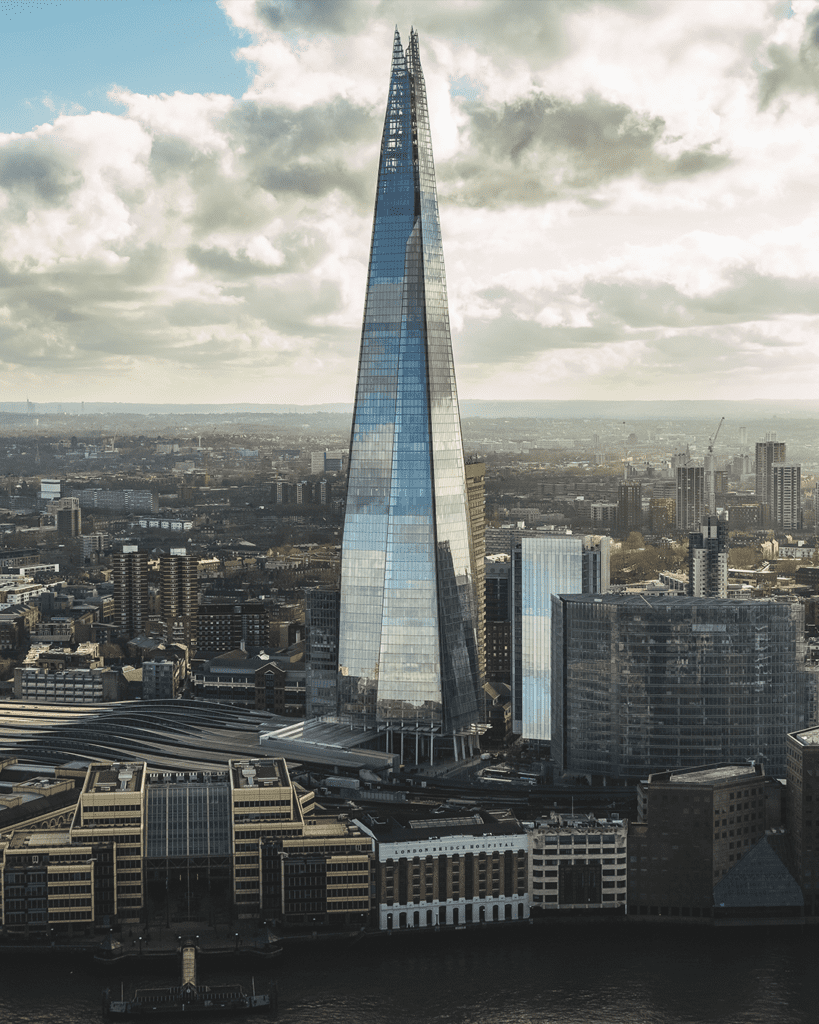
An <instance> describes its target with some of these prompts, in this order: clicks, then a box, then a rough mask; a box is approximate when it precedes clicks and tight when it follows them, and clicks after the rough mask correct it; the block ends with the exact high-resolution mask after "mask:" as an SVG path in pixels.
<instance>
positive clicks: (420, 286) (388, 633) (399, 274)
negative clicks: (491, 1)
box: [339, 30, 479, 752]
mask: <svg viewBox="0 0 819 1024" xmlns="http://www.w3.org/2000/svg"><path fill="white" fill-rule="evenodd" d="M471 543H472V539H471V534H470V527H469V506H468V500H467V488H466V477H465V471H464V457H463V444H462V441H461V425H460V417H459V413H458V396H457V392H456V388H455V371H454V367H453V362H452V344H451V340H450V333H449V311H448V307H447V294H446V279H445V275H444V256H443V248H442V244H441V229H440V224H439V222H438V200H437V195H436V191H435V169H434V165H433V160H432V143H431V139H430V131H429V116H428V113H427V100H426V91H425V87H424V77H423V74H422V72H421V62H420V59H419V56H418V35H417V33H416V32H414V31H413V32H412V33H411V35H410V41H409V46H408V48H407V51H406V53H405V52H404V50H403V48H402V46H401V40H400V37H399V35H398V31H397V30H396V33H395V42H394V47H393V59H392V74H391V77H390V91H389V99H388V101H387V114H386V117H385V120H384V133H383V136H382V141H381V158H380V165H379V171H378V191H377V195H376V201H375V217H374V221H373V233H372V243H371V250H370V268H369V276H368V281H367V298H366V304H365V310H364V325H363V329H362V334H361V355H360V361H359V368H358V384H357V389H356V400H355V412H354V416H353V431H352V440H351V445H350V471H349V484H348V492H347V509H346V517H345V521H344V540H343V546H342V563H341V605H340V613H339V614H340V620H339V710H340V712H342V713H343V714H347V715H351V716H353V717H354V719H355V720H357V721H360V722H361V723H362V724H367V725H373V724H376V723H377V724H379V725H380V726H383V727H385V728H387V729H388V730H392V729H397V730H399V731H400V732H401V733H402V735H403V734H404V733H406V732H407V731H413V732H414V733H415V735H416V736H419V737H426V736H429V737H433V738H434V736H435V735H436V734H437V735H442V734H444V733H446V734H450V735H455V736H459V735H460V736H461V737H463V736H466V735H470V734H471V733H472V732H473V731H474V727H475V726H476V724H477V722H478V690H479V667H478V652H477V638H476V624H477V609H476V601H475V589H474V581H473V571H472V567H471V560H470V545H471ZM417 747H418V743H417V741H416V749H417ZM422 750H424V751H425V747H424V746H423V744H422ZM456 752H457V746H456Z"/></svg>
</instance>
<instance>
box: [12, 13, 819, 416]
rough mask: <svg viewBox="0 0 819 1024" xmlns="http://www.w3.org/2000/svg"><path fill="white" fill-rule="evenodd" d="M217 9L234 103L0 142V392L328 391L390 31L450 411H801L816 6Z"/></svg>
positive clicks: (809, 294)
mask: <svg viewBox="0 0 819 1024" xmlns="http://www.w3.org/2000/svg"><path fill="white" fill-rule="evenodd" d="M222 7H223V9H224V10H225V13H226V16H227V17H229V18H230V19H231V20H232V21H233V23H234V24H235V25H236V26H237V27H241V28H242V29H245V30H247V31H248V32H250V33H251V35H252V38H253V42H252V43H251V44H250V45H249V46H245V47H242V48H240V49H239V50H238V51H237V54H236V57H237V59H239V60H242V61H246V62H248V63H249V65H250V66H251V67H252V69H253V72H254V77H253V81H252V83H251V85H250V87H249V89H248V91H247V94H246V95H245V97H244V98H242V99H240V100H236V99H234V98H232V97H229V96H223V95H219V94H218V93H204V94H192V95H189V94H184V93H180V92H177V93H174V94H172V95H164V94H163V95H158V96H142V95H139V94H136V93H133V92H129V91H127V90H123V89H119V88H116V89H115V90H114V92H113V93H112V96H114V97H115V98H116V99H117V100H118V101H119V102H120V103H121V104H122V107H123V113H122V114H121V115H119V116H115V115H112V114H105V113H100V112H91V113H88V114H85V113H82V112H76V113H71V112H63V113H61V114H58V113H57V110H58V102H57V101H56V100H52V99H50V98H49V97H48V96H46V97H45V98H44V100H43V102H44V103H46V101H48V102H49V103H50V104H51V106H50V109H51V110H52V112H53V113H54V114H55V115H56V116H55V118H54V120H53V122H52V123H47V124H44V125H42V126H40V127H39V128H37V129H35V130H34V131H32V132H29V133H27V134H25V135H0V288H2V294H0V308H2V310H3V311H4V312H3V315H2V316H1V317H0V352H2V359H3V361H4V382H5V387H4V389H3V390H2V392H0V393H2V395H3V396H4V397H8V396H9V394H10V390H12V389H14V388H15V387H16V388H18V389H20V390H30V391H31V393H32V394H38V395H39V396H41V399H42V400H45V398H46V393H47V391H48V389H50V391H48V394H50V396H51V397H54V398H55V399H59V398H62V397H66V398H67V397H69V396H71V397H76V396H77V395H78V394H80V392H82V393H83V394H86V393H87V397H89V398H90V397H92V394H93V393H94V392H93V390H89V389H95V388H100V387H105V388H106V389H111V390H110V393H111V394H116V395H117V396H118V397H120V398H122V399H124V400H129V399H131V400H133V399H135V398H145V397H148V396H151V397H163V396H164V397H167V398H169V399H172V398H173V397H175V396H176V395H177V394H178V385H179V380H180V379H184V380H185V381H186V394H187V395H188V396H190V398H191V399H195V398H198V397H199V396H200V395H201V396H202V397H203V398H205V399H210V400H214V401H216V400H220V399H239V398H241V399H245V400H258V401H269V400H271V397H272V396H275V395H280V396H282V397H283V396H284V395H286V397H287V401H311V402H312V401H315V400H318V399H325V400H351V398H352V395H353V390H354V385H355V368H356V362H357V349H358V340H359V333H360V319H361V312H362V308H363V300H364V294H363V293H364V286H365V278H366V260H367V256H368V248H369V236H370V226H371V218H372V205H373V197H374V191H375V175H376V163H377V156H378V146H379V141H380V131H381V124H382V122H383V109H384V103H385V100H386V93H387V83H388V71H389V63H390V54H391V45H392V32H393V25H394V24H395V22H396V20H398V21H399V22H400V27H401V30H402V33H403V34H404V38H405V41H406V34H407V31H408V28H409V25H410V23H414V24H415V25H416V27H417V28H418V29H419V32H420V35H421V50H422V60H423V62H424V69H425V74H426V80H427V87H428V95H429V101H430V112H431V119H432V132H433V142H434V146H435V153H436V161H437V173H438V183H439V194H440V198H441V216H442V227H443V234H444V246H445V253H446V264H447V273H448V286H449V292H450V305H451V322H452V326H453V330H454V346H455V353H456V360H457V365H458V374H459V384H460V388H459V390H460V394H461V396H462V397H509V398H522V397H532V398H539V397H548V396H552V397H566V396H567V395H568V393H569V392H571V394H572V395H576V396H577V397H583V396H584V395H585V396H588V397H606V398H608V397H611V394H612V393H620V394H628V395H630V396H632V397H643V398H655V397H682V396H681V393H680V388H681V387H682V388H691V389H696V392H697V395H698V396H702V395H704V391H703V389H704V388H705V389H711V392H710V393H712V394H713V395H714V396H717V395H719V394H728V393H729V392H730V393H731V394H733V395H734V396H736V395H737V394H743V393H744V394H748V395H749V396H751V395H754V394H766V395H771V394H774V393H782V394H783V395H788V394H789V395H791V396H796V395H800V394H802V395H805V396H808V395H812V390H813V384H812V381H813V378H814V376H815V373H814V369H813V368H814V366H815V364H816V360H817V356H819V351H817V342H816V341H815V340H814V339H815V338H816V337H817V335H816V332H815V330H814V328H815V318H816V317H817V316H819V300H817V299H815V298H814V295H815V294H819V292H817V289H816V280H817V278H819V256H817V253H819V202H817V199H816V198H815V195H814V193H815V182H814V179H815V167H816V164H817V161H819V103H817V95H818V94H819V73H817V72H816V70H815V69H816V68H817V67H819V62H817V61H816V60H815V56H816V55H815V52H814V49H815V47H814V44H813V42H812V40H813V32H814V26H815V21H816V19H817V15H816V13H815V5H813V4H801V3H797V4H794V5H793V16H792V17H783V13H784V11H785V8H784V7H783V5H781V4H777V3H759V2H757V0H750V2H739V0H737V2H733V3H730V4H726V3H719V2H717V3H708V2H700V3H696V4H690V3H663V2H652V3H643V4H625V5H621V4H610V3H600V4H595V3H584V4H576V3H560V2H556V3H552V4H536V3H526V2H519V3H516V2H506V3H501V2H494V0H485V2H483V0H482V2H472V0H465V2H458V3H447V4H442V3H439V2H437V0H434V2H412V0H410V2H401V3H399V2H397V0H373V2H360V3H356V4H321V3H318V4H317V3H311V2H309V0H303V2H301V3H286V2H281V3H276V2H269V3H268V2H265V3H260V4H256V3H249V2H245V0H224V2H223V3H222ZM461 78H468V80H469V81H470V82H471V83H473V84H474V87H475V92H474V95H473V98H465V97H464V96H461V95H456V96H453V95H452V93H451V83H452V82H453V81H456V80H459V79H461ZM33 383H36V387H32V384H33Z"/></svg>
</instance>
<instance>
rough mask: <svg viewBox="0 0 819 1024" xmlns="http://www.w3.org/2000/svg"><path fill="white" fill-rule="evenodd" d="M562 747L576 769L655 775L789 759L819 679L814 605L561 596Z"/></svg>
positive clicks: (558, 716) (555, 719) (772, 764)
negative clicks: (809, 636) (810, 643)
mask: <svg viewBox="0 0 819 1024" xmlns="http://www.w3.org/2000/svg"><path fill="white" fill-rule="evenodd" d="M552 603H553V609H552V757H553V758H554V760H555V761H556V762H557V764H559V765H561V766H562V768H563V769H564V770H566V771H570V772H582V773H584V774H586V773H588V774H592V775H605V776H612V777H619V778H645V776H646V774H648V773H649V772H655V771H667V770H669V769H673V768H693V767H696V766H697V765H707V764H715V763H716V762H718V761H732V762H735V763H737V762H740V763H741V762H744V761H746V760H747V759H749V758H756V757H758V756H761V757H762V759H763V761H764V762H765V766H766V769H767V770H768V772H769V773H770V774H771V775H774V776H781V775H782V774H783V772H784V770H785V735H786V733H787V732H788V730H789V729H793V728H804V726H805V724H806V722H807V721H808V716H809V712H810V710H811V707H812V705H813V703H814V694H815V678H813V677H812V676H811V673H810V671H809V669H808V668H807V667H806V665H805V653H806V644H805V640H804V632H805V609H804V606H803V605H799V604H779V603H778V602H776V601H748V600H734V599H732V598H727V599H722V600H717V599H715V598H696V597H678V596H671V597H668V596H659V597H654V596H648V595H646V594H640V595H636V596H635V595H630V594H603V595H601V596H599V597H598V596H596V595H587V594H583V595H580V596H563V595H561V596H559V597H554V598H553V599H552Z"/></svg>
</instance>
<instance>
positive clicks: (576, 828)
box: [529, 814, 629, 911]
mask: <svg viewBox="0 0 819 1024" xmlns="http://www.w3.org/2000/svg"><path fill="white" fill-rule="evenodd" d="M628 828H629V826H628V822H627V821H616V822H614V821H602V820H598V819H597V818H594V817H592V816H588V817H587V816H585V815H580V814H578V815H570V814H563V815H553V816H552V817H551V818H547V819H544V820H540V821H538V822H537V823H536V825H535V827H534V828H533V829H532V830H531V831H530V832H529V898H530V900H531V904H532V910H535V911H537V910H541V911H548V910H618V909H620V908H622V907H623V906H625V903H626V883H627V873H626V869H627V866H628V850H627V840H628Z"/></svg>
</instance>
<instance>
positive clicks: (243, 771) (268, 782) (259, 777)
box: [230, 757, 290, 789]
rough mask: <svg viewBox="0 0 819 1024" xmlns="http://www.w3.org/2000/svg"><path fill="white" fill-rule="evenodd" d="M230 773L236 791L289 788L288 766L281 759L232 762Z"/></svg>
mask: <svg viewBox="0 0 819 1024" xmlns="http://www.w3.org/2000/svg"><path fill="white" fill-rule="evenodd" d="M230 771H231V775H232V776H233V787H234V789H255V788H258V787H259V786H280V787H284V786H289V785H290V776H289V774H288V772H287V764H286V763H285V761H284V759H283V758H280V757H276V758H274V757H265V758H254V759H252V760H248V761H231V762H230Z"/></svg>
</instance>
